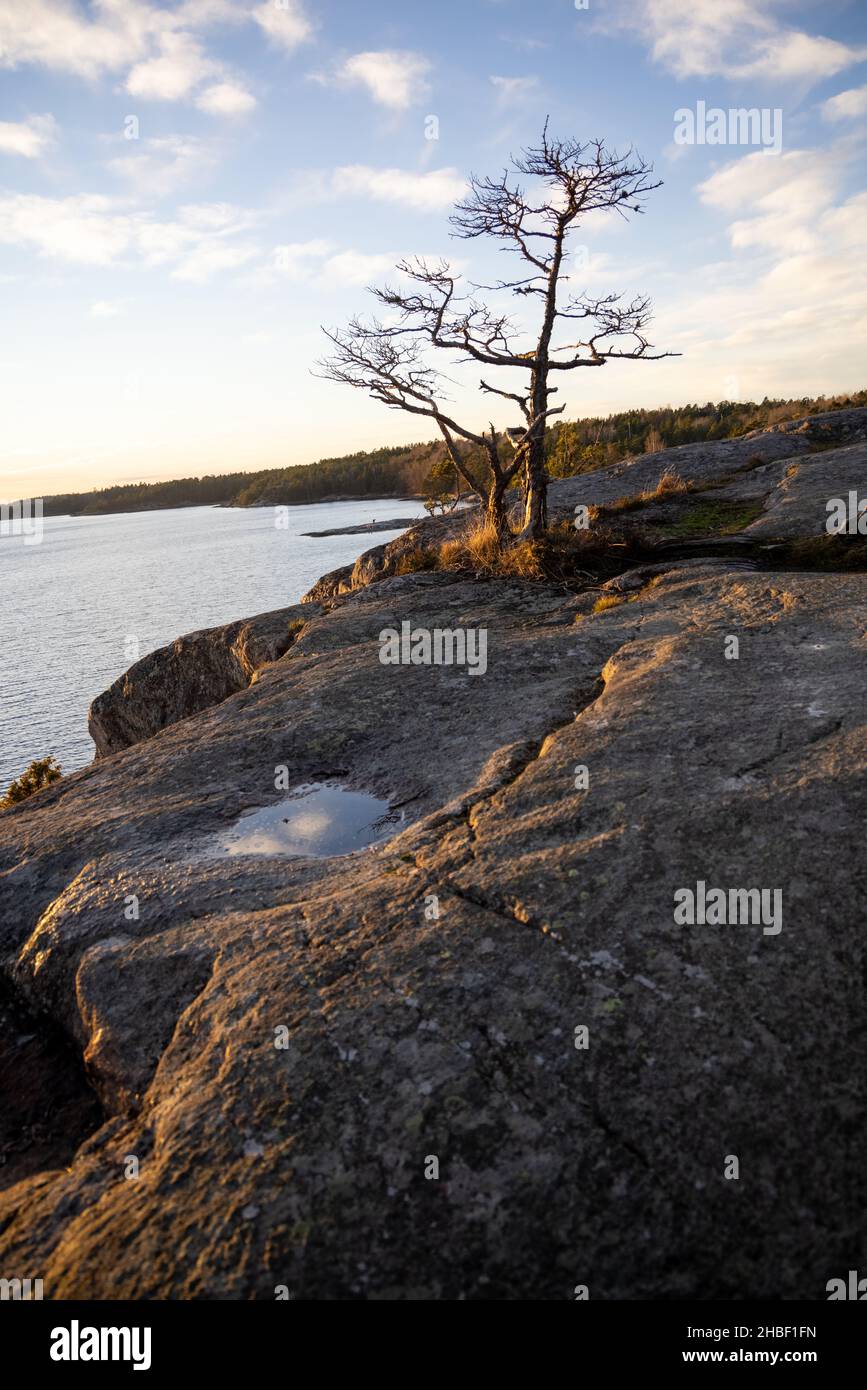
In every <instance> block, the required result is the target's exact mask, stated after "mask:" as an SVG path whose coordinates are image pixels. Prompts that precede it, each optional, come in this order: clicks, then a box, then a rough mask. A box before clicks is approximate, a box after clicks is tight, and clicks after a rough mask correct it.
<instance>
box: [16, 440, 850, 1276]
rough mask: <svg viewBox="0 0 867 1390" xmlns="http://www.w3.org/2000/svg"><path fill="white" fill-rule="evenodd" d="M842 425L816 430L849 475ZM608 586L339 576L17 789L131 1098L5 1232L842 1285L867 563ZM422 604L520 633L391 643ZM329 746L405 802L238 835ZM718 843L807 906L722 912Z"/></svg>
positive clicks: (343, 1258)
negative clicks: (360, 837)
mask: <svg viewBox="0 0 867 1390" xmlns="http://www.w3.org/2000/svg"><path fill="white" fill-rule="evenodd" d="M800 437H801V436H800V435H798V434H797V432H794V434H793V436H792V438H793V439H797V438H800ZM789 442H790V443H791V442H792V441H791V440H790V441H789ZM832 442H833V444H834V448H835V449H837V450H838V451H839V453H840V454H841V455H847V457H846V458H842V459H838V461H837V462H836V463H835V462H834V460H833V459H832V456H831V452H830V451H829V452H826V453H818V454H808V453H807V452H805V453H804V455H803V466H804V469H805V471H806V470H807V469H808V468H809V467H811V466H813V462H812V461H814V462H815V466H817V467H826V466H827V467H831V466H832V465H833V467H834V469H835V470H836V471H834V472H833V474H828V475H826V482H827V484H828V486H830V485H831V484H832V483H833V486H834V487H835V488H836V487H837V486H838V484H839V485H840V486H842V485H843V483H844V482H845V479H846V478H847V477H853V476H855V475H854V472H853V471H851V469H850V463H851V460H852V459H854V458H855V455H854V454H853V453H852V449H853V447H857V441H855V446H853V445H852V444H851V443H850V444H849V445H843V446H840V445H839V443H838V442H837V441H836V440H835V441H832ZM786 457H788V458H789V459H790V460H791V458H792V457H794V455H789V456H786ZM658 458H659V456H654V460H658ZM744 461H745V460H744ZM783 461H784V460H783V459H782V458H781V459H779V460H776V459H775V460H771V462H773V463H774V466H775V467H776V466H777V463H779V464H780V465H782V463H783ZM728 463H729V460H728V458H727V459H726V466H725V467H724V468H721V469H720V470H719V472H718V474H715V475H713V476H714V477H717V476H718V477H720V478H724V477H725V476H726V475H727V473H729V472H731V471H733V470H730V469H729V467H728ZM642 467H643V465H642ZM746 476H747V474H746V472H745V474H744V477H745V478H746ZM785 477H786V469H785V468H782V470H781V472H780V474H779V479H780V482H781V484H782V479H783V478H785ZM793 478H795V480H797V475H789V477H788V485H787V489H786V491H785V492H784V493H782V494H780V496H788V495H789V493H790V491H791V485H792V479H793ZM642 479H643V480H642V482H641V488H642V489H643V488H644V487H646V486H647V482H646V480H644V474H643V473H642ZM568 481H569V485H570V486H571V485H572V483H573V482H574V483H578V482H583V481H586V480H568ZM853 485H854V484H853ZM618 486H619V489H620V493H622V492H623V491H624V485H623V482H622V480H621V481H620V483H619V484H618ZM823 486H824V484H823ZM563 487H564V488H565V487H566V484H563ZM613 487H614V483H612V488H613ZM820 493H821V489H820V490H819V491H818V492H816V493H815V495H814V496H813V501H812V503H810V504H809V506H807V508H806V511H805V513H804V517H805V520H804V522H803V527H804V534H810V535H812V534H815V530H816V528H814V527H813V525H812V522H813V520H814V518H815V514H816V509H817V508H819V509H820V512H821V515H822V516H823V515H824V501H825V499H824V497H823V496H821V495H820ZM615 495H619V494H617V493H616V494H615ZM807 495H808V493H807V492H806V491H805V493H804V496H805V497H806V496H807ZM810 495H812V494H810ZM570 500H571V499H570ZM798 506H800V503H798ZM799 524H802V523H799ZM601 596H602V597H608V598H612V599H614V600H615V602H614V603H613V604H612V605H611V606H608V607H605V608H604V609H602V610H600V611H594V610H595V609H596V608H597V601H598V599H599V597H600V591H597V590H595V591H591V592H588V593H585V594H580V595H576V594H570V593H567V592H565V591H564V590H563V589H562V588H556V587H554V586H546V585H542V584H530V583H519V582H505V581H491V582H480V581H474V580H468V579H465V578H459V577H455V576H449V575H444V574H433V573H432V574H415V575H410V576H406V577H403V578H386V579H383V580H381V581H379V582H375V583H372V584H370V585H368V586H367V587H364V588H361V589H359V590H358V591H357V592H355V593H353V594H351V595H349V596H343V597H339V598H338V599H337V600H336V601H334V606H333V607H332V608H331V609H330V611H324V610H323V611H314V612H312V613H311V611H310V605H305V618H309V621H307V622H306V624H305V626H304V627H303V628H302V629H300V635H298V636H297V637H296V638H295V640H294V641H293V643H292V645H291V646H289V647H288V649H287V650H286V651H285V653H284V655H283V656H282V657H278V658H277V659H276V660H273V661H272V662H271V663H270V664H268V665H265V666H263V667H261V668H260V669H259V671H258V678H257V680H256V681H255V682H254V683H253V684H251V685H249V686H246V687H245V688H243V689H240V690H238V691H237V692H236V693H233V694H230V695H229V696H228V698H225V699H223V700H222V702H221V703H219V704H216V705H214V706H213V707H211V708H207V709H204V710H200V711H199V712H197V713H192V714H191V715H190V716H189V717H186V718H183V719H182V720H181V722H178V723H175V724H173V725H171V726H169V727H166V728H164V729H162V730H161V731H160V732H158V733H156V734H155V736H153V737H150V738H144V739H143V740H142V741H141V742H138V743H136V744H135V745H134V746H132V747H129V748H126V749H125V750H123V751H121V752H119V753H117V754H115V755H114V756H111V757H106V758H103V759H101V760H100V761H98V762H97V763H95V764H94V765H93V766H91V767H90V768H87V769H85V770H83V771H81V772H79V773H76V774H74V775H73V776H71V777H69V778H66V779H64V780H63V781H61V782H60V783H58V784H56V785H55V786H53V787H51V788H49V789H48V790H46V791H45V792H43V793H40V794H39V795H38V796H36V797H34V798H33V799H32V800H31V801H30V802H28V803H25V804H23V805H22V806H20V807H19V808H16V809H14V810H12V811H9V812H3V813H0V963H2V968H3V971H4V973H5V976H6V978H7V980H8V981H9V982H11V985H12V987H13V989H14V991H15V996H16V998H17V999H18V1000H19V1001H20V1005H21V1007H22V1008H26V1009H27V1010H28V1011H29V1014H28V1016H34V1017H42V1018H43V1019H48V1020H50V1021H51V1024H52V1026H53V1027H54V1028H57V1029H59V1030H62V1033H63V1034H64V1035H65V1037H66V1038H67V1039H69V1040H70V1043H71V1045H72V1047H73V1048H74V1050H75V1054H76V1055H77V1056H78V1057H79V1058H80V1059H81V1064H82V1066H83V1067H85V1068H86V1071H87V1075H88V1077H89V1080H90V1084H91V1086H92V1088H93V1091H94V1093H95V1095H96V1096H97V1097H98V1098H99V1102H100V1104H101V1106H102V1107H103V1110H102V1111H101V1112H100V1111H99V1110H97V1109H96V1108H95V1109H94V1111H93V1120H92V1123H93V1130H92V1132H91V1133H90V1136H89V1137H88V1138H86V1139H85V1140H84V1142H83V1143H82V1142H80V1141H81V1137H82V1136H81V1134H80V1132H79V1133H77V1134H76V1140H75V1142H76V1144H78V1148H77V1151H76V1153H75V1155H74V1156H70V1154H69V1152H68V1151H66V1150H63V1149H62V1146H61V1145H59V1144H58V1146H57V1149H56V1151H55V1152H53V1153H52V1152H51V1151H50V1149H49V1150H48V1151H46V1150H45V1148H44V1146H43V1149H42V1150H40V1154H39V1162H38V1166H37V1167H34V1166H32V1165H31V1166H30V1167H27V1166H26V1165H25V1167H24V1168H23V1169H22V1170H21V1171H22V1173H23V1176H22V1178H21V1180H20V1181H17V1182H15V1183H14V1184H11V1185H10V1186H8V1187H7V1189H6V1191H5V1193H3V1194H2V1196H0V1268H2V1269H3V1270H12V1271H14V1270H26V1271H31V1272H32V1273H34V1274H35V1273H36V1272H38V1273H39V1275H40V1277H42V1278H43V1280H44V1286H45V1296H46V1297H47V1298H48V1297H52V1298H73V1297H75V1298H86V1299H97V1298H117V1297H126V1298H214V1299H218V1298H231V1299H249V1298H254V1299H272V1298H273V1297H274V1295H275V1288H276V1287H277V1286H281V1285H285V1286H286V1287H287V1288H288V1289H289V1291H290V1292H291V1293H292V1294H293V1295H294V1296H295V1297H296V1298H312V1299H328V1300H330V1299H440V1298H446V1299H452V1298H466V1299H527V1298H529V1299H570V1298H571V1297H572V1296H573V1289H574V1286H575V1285H576V1284H579V1283H581V1284H586V1285H588V1287H589V1291H590V1296H591V1298H603V1299H605V1298H609V1299H611V1298H660V1297H662V1298H693V1297H697V1298H750V1299H752V1298H762V1299H777V1298H806V1299H824V1298H825V1297H826V1291H825V1285H826V1282H827V1280H828V1279H829V1278H831V1277H834V1276H835V1275H838V1274H840V1272H841V1271H842V1272H845V1271H846V1270H847V1269H849V1268H850V1267H853V1268H854V1267H857V1265H858V1263H859V1260H860V1259H861V1256H862V1252H861V1250H860V1235H859V1232H860V1231H861V1230H862V1227H863V1210H864V1203H865V1196H867V1193H865V1181H864V1174H865V1129H867V1094H865V1092H867V1072H865V1068H864V1066H863V1059H862V1056H861V1052H862V1041H861V1038H862V1033H863V1019H864V981H865V979H867V946H865V934H864V927H863V917H864V912H863V887H864V869H863V864H864V854H863V836H864V823H865V809H867V807H865V800H867V797H865V767H867V694H865V692H867V645H865V640H864V633H865V632H867V574H864V573H851V574H837V573H813V572H806V571H802V572H795V571H791V570H789V571H780V572H774V571H772V570H771V571H764V572H762V571H753V570H751V569H749V568H748V567H743V566H741V567H738V566H737V565H736V564H735V563H734V562H727V561H726V560H725V559H717V558H707V557H697V558H696V559H694V560H683V559H680V560H678V561H677V562H673V563H672V564H671V565H668V566H667V565H666V564H665V563H660V564H657V565H655V566H652V567H650V568H649V569H645V570H644V571H643V572H642V571H636V573H635V574H634V575H633V576H629V575H624V576H622V577H620V578H619V579H618V580H616V581H612V582H611V583H609V584H608V585H607V586H606V587H605V589H604V590H603V591H602V592H601ZM403 621H409V622H411V623H412V624H413V626H414V627H416V628H427V629H432V628H434V627H440V628H457V627H461V626H464V627H466V626H471V627H477V628H478V627H484V628H485V629H486V630H487V634H488V648H487V671H486V673H485V675H484V676H483V677H472V676H470V674H469V673H468V671H467V669H466V667H461V666H459V665H455V666H450V667H446V666H442V667H433V666H412V665H409V666H388V665H383V664H382V663H381V662H380V660H379V641H378V637H379V634H380V632H381V631H382V630H383V629H385V628H397V629H399V628H400V625H401V623H402V622H403ZM732 636H736V637H737V639H738V655H737V659H731V642H730V639H731V638H732ZM727 653H728V655H727ZM582 769H586V772H587V776H586V777H584V776H583V774H582V771H581V770H582ZM287 779H288V780H287ZM328 782H335V783H338V784H339V785H340V786H341V787H347V788H350V789H352V790H354V791H356V792H358V793H364V794H366V795H369V796H373V797H377V798H379V799H381V800H382V801H383V802H386V803H387V804H388V806H389V807H390V808H394V809H396V810H397V809H399V810H400V813H401V814H402V816H403V818H404V819H403V822H402V823H401V826H400V827H399V830H398V833H397V834H396V835H395V836H394V837H393V838H390V839H388V840H387V841H386V842H384V843H382V844H380V845H373V846H370V847H368V848H366V849H364V850H363V851H361V852H356V853H350V854H346V855H338V856H336V857H333V856H332V857H313V856H306V857H305V856H300V857H287V855H286V854H285V853H283V852H275V853H274V854H268V853H264V854H255V855H244V854H232V855H229V854H223V855H222V856H221V855H219V854H215V853H214V852H213V845H214V842H215V839H218V838H219V837H220V836H221V835H224V834H225V833H226V831H227V830H228V829H229V828H230V827H232V826H235V825H237V824H238V823H239V820H241V819H242V818H243V817H244V815H245V814H257V813H261V812H262V811H263V810H265V808H269V807H270V808H274V807H277V806H278V805H279V803H280V802H281V801H282V800H284V799H285V797H286V790H285V788H295V787H298V786H300V785H302V784H309V783H319V784H322V783H328ZM587 783H589V785H587ZM281 788H284V789H282V790H281ZM699 882H701V883H704V884H706V885H708V886H715V887H721V888H724V889H738V888H740V889H745V890H746V889H750V888H764V889H768V890H774V889H780V890H781V892H782V920H781V929H780V930H779V931H778V932H776V933H775V934H770V933H769V932H766V931H765V930H764V928H763V926H762V925H761V924H760V923H757V922H750V923H742V924H737V925H727V926H719V925H709V924H705V925H701V924H696V925H679V924H678V923H676V922H675V920H674V905H675V894H676V893H677V892H678V890H681V889H685V888H690V889H695V888H696V885H697V884H698V883H699ZM585 1027H586V1028H587V1029H588V1030H589V1033H588V1035H587V1037H588V1041H589V1045H588V1046H587V1047H586V1048H580V1047H576V1041H580V1039H581V1036H582V1035H581V1033H580V1031H579V1033H577V1034H576V1029H577V1030H581V1029H582V1028H585ZM12 1075H13V1076H14V1070H13V1073H12ZM29 1084H31V1085H35V1086H39V1085H47V1084H48V1083H47V1082H46V1081H45V1080H42V1081H39V1080H36V1081H31V1082H30V1083H29ZM79 1123H80V1116H78V1117H77V1118H76V1124H79ZM130 1155H133V1156H135V1157H136V1158H137V1159H138V1164H139V1176H138V1177H137V1178H128V1177H126V1176H125V1171H126V1166H127V1161H128V1158H129V1156H130ZM730 1156H736V1157H737V1158H738V1161H739V1170H740V1175H739V1178H738V1179H737V1180H736V1181H734V1180H727V1179H726V1178H725V1177H724V1172H725V1167H726V1162H727V1160H728V1159H729V1157H730ZM432 1160H436V1163H437V1165H438V1173H439V1176H438V1177H426V1176H425V1174H426V1171H427V1172H430V1171H433V1168H434V1166H435V1165H433V1164H432Z"/></svg>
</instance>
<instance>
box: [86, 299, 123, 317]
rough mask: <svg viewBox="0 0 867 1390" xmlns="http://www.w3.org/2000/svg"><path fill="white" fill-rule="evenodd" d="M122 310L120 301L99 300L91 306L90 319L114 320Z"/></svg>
mask: <svg viewBox="0 0 867 1390" xmlns="http://www.w3.org/2000/svg"><path fill="white" fill-rule="evenodd" d="M120 310H121V304H120V300H118V299H98V300H97V301H96V303H95V304H91V306H90V317H91V318H92V319H113V318H117V315H118V314H119V313H120Z"/></svg>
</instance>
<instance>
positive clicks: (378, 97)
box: [316, 49, 431, 111]
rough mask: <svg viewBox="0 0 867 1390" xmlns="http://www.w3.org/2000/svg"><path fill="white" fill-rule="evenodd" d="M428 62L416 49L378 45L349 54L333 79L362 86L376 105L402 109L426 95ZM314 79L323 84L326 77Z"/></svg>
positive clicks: (394, 109) (427, 88)
mask: <svg viewBox="0 0 867 1390" xmlns="http://www.w3.org/2000/svg"><path fill="white" fill-rule="evenodd" d="M430 66H431V65H430V63H429V62H428V60H427V59H426V58H425V57H423V56H422V54H420V53H409V52H400V51H398V50H396V49H382V50H380V51H378V52H369V53H355V54H353V56H352V57H351V58H347V60H346V62H345V63H344V64H343V65H342V67H340V68H339V69H338V71H337V73H336V77H335V80H336V81H337V82H339V83H341V84H342V85H344V86H350V87H364V88H365V89H366V91H367V92H368V94H369V95H370V96H371V97H372V98H373V100H374V101H375V102H377V103H378V104H379V105H380V106H387V107H389V108H390V109H391V110H392V111H404V110H406V109H407V107H409V106H412V105H413V104H414V103H415V102H417V101H420V100H421V99H422V97H424V96H426V95H427V92H428V91H429V83H428V82H427V81H426V80H425V74H426V73H427V72H429V71H430ZM316 80H317V81H320V82H325V83H326V84H327V83H328V81H329V79H328V78H322V77H317V78H316Z"/></svg>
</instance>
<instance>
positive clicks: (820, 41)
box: [596, 0, 867, 84]
mask: <svg viewBox="0 0 867 1390" xmlns="http://www.w3.org/2000/svg"><path fill="white" fill-rule="evenodd" d="M786 3H787V0H776V4H777V8H780V7H782V6H783V5H785V4H786ZM772 8H773V6H772V4H765V5H757V4H756V3H755V0H645V2H644V3H643V4H640V5H636V4H635V3H634V2H633V0H613V3H612V4H611V6H610V8H609V10H607V11H606V12H605V13H604V14H603V15H602V16H601V17H599V18H597V21H596V23H597V26H598V27H600V28H603V29H611V28H619V29H626V30H632V31H633V32H635V33H637V34H639V35H640V37H641V38H642V39H643V40H644V41H645V42H646V43H647V44H648V45H649V47H650V52H651V55H652V57H653V59H654V61H656V62H658V63H660V64H661V65H662V66H664V67H665V68H666V69H667V70H668V71H670V72H673V73H674V74H675V75H676V76H677V77H710V76H713V75H717V74H720V75H722V76H725V77H731V78H756V79H765V80H769V81H786V80H800V81H805V82H807V83H808V84H809V83H812V82H819V81H821V80H822V79H824V78H827V77H832V76H834V74H835V73H838V72H842V71H843V70H844V69H845V68H847V67H850V66H851V65H852V64H853V63H856V62H859V61H861V60H862V59H863V58H864V57H865V56H867V50H865V49H864V48H858V47H853V46H851V45H849V44H845V43H840V42H838V41H837V40H836V39H828V38H824V37H823V36H821V35H813V34H807V33H804V32H803V31H802V30H798V29H793V28H789V27H787V26H786V25H784V24H782V23H781V22H780V20H779V19H778V18H777V16H776V15H774V14H773V13H772Z"/></svg>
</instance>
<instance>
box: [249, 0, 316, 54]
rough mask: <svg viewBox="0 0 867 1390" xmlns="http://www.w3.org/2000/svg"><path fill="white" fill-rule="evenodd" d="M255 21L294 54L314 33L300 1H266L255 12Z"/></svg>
mask: <svg viewBox="0 0 867 1390" xmlns="http://www.w3.org/2000/svg"><path fill="white" fill-rule="evenodd" d="M253 19H255V21H256V23H257V24H258V25H259V26H260V28H261V29H263V30H264V31H265V33H266V34H267V35H268V37H269V39H272V40H273V42H274V43H276V44H277V45H278V46H279V47H280V48H283V49H285V50H286V51H287V52H288V53H291V52H293V51H294V50H295V49H296V48H297V47H298V46H299V44H302V43H304V42H306V40H307V39H309V38H310V37H311V35H312V33H313V25H312V24H311V22H310V20H309V19H308V17H307V14H306V13H305V10H304V7H303V6H302V4H301V3H300V0H281V4H280V5H276V4H274V0H265V3H264V4H263V5H259V6H258V7H257V8H256V9H255V10H254V11H253Z"/></svg>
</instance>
